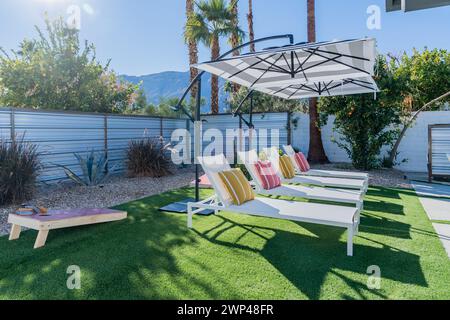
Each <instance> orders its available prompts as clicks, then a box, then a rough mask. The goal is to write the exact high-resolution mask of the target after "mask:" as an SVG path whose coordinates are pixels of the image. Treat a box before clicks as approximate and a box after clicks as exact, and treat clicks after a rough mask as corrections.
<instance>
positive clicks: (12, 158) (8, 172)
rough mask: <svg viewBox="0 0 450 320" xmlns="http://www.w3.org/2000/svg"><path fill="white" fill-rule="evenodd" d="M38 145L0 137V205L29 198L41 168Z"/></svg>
mask: <svg viewBox="0 0 450 320" xmlns="http://www.w3.org/2000/svg"><path fill="white" fill-rule="evenodd" d="M39 155H40V154H39V152H38V147H37V146H36V145H34V144H32V143H28V142H26V141H24V137H21V138H16V139H15V142H11V141H7V140H5V139H0V205H7V204H17V203H20V202H22V201H25V200H29V199H30V198H31V197H32V196H33V193H34V191H35V186H36V180H37V176H38V174H39V170H40V169H41V164H40V161H39Z"/></svg>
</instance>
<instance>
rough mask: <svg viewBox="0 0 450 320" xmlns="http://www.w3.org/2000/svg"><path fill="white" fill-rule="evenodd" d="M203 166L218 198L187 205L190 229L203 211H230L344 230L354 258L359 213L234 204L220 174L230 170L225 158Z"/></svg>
mask: <svg viewBox="0 0 450 320" xmlns="http://www.w3.org/2000/svg"><path fill="white" fill-rule="evenodd" d="M198 160H199V162H200V164H201V165H202V167H203V169H204V171H205V173H206V174H207V176H208V178H209V180H210V182H211V184H212V185H213V188H214V190H215V193H216V194H215V195H214V196H213V197H211V198H209V199H206V200H204V201H201V202H198V203H189V204H188V228H192V227H193V216H194V214H196V213H198V212H201V211H202V210H203V209H210V210H215V212H216V214H218V213H219V212H220V211H227V212H233V213H239V214H246V215H252V216H258V217H267V218H275V219H283V220H291V221H299V222H307V223H313V224H320V225H328V226H335V227H341V228H345V229H347V231H348V234H347V255H348V256H353V237H354V235H355V234H357V232H358V222H359V215H360V210H359V209H357V208H350V207H344V206H332V205H323V204H315V203H303V202H294V201H286V200H275V199H270V198H263V197H257V198H256V199H255V200H252V201H249V202H247V203H245V204H243V205H241V206H237V205H233V204H232V201H231V196H230V195H229V193H228V192H227V190H226V188H225V186H224V185H223V183H222V181H221V180H220V177H219V174H218V173H219V172H222V171H226V170H229V169H231V168H230V166H229V164H228V163H227V161H226V159H225V156H224V155H220V156H216V157H200V158H199V159H198Z"/></svg>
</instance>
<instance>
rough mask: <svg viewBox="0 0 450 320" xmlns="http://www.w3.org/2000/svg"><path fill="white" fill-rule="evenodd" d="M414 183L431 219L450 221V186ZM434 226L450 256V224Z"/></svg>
mask: <svg viewBox="0 0 450 320" xmlns="http://www.w3.org/2000/svg"><path fill="white" fill-rule="evenodd" d="M412 185H413V187H414V189H415V190H416V193H417V195H418V196H419V200H420V202H421V203H422V206H423V208H424V209H425V212H426V213H427V215H428V217H429V219H430V220H431V221H445V222H447V221H448V222H450V186H446V185H438V184H428V183H423V182H413V183H412ZM430 197H433V198H430ZM433 227H434V229H435V230H436V233H437V235H438V236H439V239H441V241H442V244H443V245H444V248H445V250H446V251H447V254H448V256H449V258H450V224H442V223H433Z"/></svg>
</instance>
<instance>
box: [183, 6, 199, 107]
mask: <svg viewBox="0 0 450 320" xmlns="http://www.w3.org/2000/svg"><path fill="white" fill-rule="evenodd" d="M193 13H194V0H186V24H187V23H188V21H189V17H190V16H191V15H192V14H193ZM186 42H187V45H188V48H189V65H190V66H192V65H194V64H197V63H198V48H197V41H195V40H194V39H190V40H187V41H186ZM197 75H198V70H197V69H196V68H193V67H191V68H190V79H191V82H192V81H193V80H194V78H195V77H196V76H197ZM196 97H197V85H195V86H194V87H193V88H192V90H191V101H195V99H196Z"/></svg>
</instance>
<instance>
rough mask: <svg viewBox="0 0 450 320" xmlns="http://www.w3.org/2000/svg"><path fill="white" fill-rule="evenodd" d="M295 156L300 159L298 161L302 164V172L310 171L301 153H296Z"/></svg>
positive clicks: (306, 160)
mask: <svg viewBox="0 0 450 320" xmlns="http://www.w3.org/2000/svg"><path fill="white" fill-rule="evenodd" d="M295 155H296V156H298V158H299V159H300V161H301V162H302V163H303V165H302V166H301V167H300V168H302V172H308V171H309V170H311V166H310V165H309V162H308V159H306V157H305V155H304V154H303V153H301V152H299V153H296V154H295Z"/></svg>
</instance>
